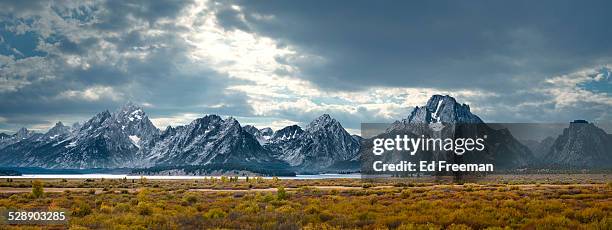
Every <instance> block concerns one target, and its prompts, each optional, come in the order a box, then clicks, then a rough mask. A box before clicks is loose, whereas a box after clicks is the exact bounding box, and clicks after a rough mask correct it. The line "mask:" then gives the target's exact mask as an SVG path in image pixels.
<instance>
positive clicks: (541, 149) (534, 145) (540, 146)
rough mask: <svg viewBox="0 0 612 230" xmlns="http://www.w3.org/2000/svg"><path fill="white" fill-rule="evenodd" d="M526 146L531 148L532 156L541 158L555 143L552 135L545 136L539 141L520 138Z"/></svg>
mask: <svg viewBox="0 0 612 230" xmlns="http://www.w3.org/2000/svg"><path fill="white" fill-rule="evenodd" d="M521 143H523V144H524V145H525V146H527V148H529V149H530V150H531V152H532V153H533V156H534V157H535V158H537V159H543V158H544V156H546V154H548V152H549V151H550V147H552V145H553V144H554V143H555V138H554V137H546V138H544V139H543V140H541V141H537V140H521Z"/></svg>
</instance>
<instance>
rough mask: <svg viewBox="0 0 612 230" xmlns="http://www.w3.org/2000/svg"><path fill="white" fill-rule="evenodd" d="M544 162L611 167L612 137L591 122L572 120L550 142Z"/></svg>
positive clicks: (584, 166)
mask: <svg viewBox="0 0 612 230" xmlns="http://www.w3.org/2000/svg"><path fill="white" fill-rule="evenodd" d="M544 163H545V164H549V165H553V166H556V167H561V168H585V169H589V168H606V169H610V168H611V167H612V138H611V136H610V135H609V134H607V133H606V132H605V131H604V130H602V129H600V128H598V127H597V126H595V125H594V124H592V123H586V122H572V123H570V125H569V127H568V128H565V129H564V130H563V133H562V134H561V135H559V136H558V137H557V139H556V140H555V141H554V143H553V144H552V146H551V148H550V150H549V151H548V154H546V156H545V157H544Z"/></svg>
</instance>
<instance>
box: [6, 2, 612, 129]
mask: <svg viewBox="0 0 612 230" xmlns="http://www.w3.org/2000/svg"><path fill="white" fill-rule="evenodd" d="M196 3H197V2H196ZM196 5H197V4H194V2H193V1H100V2H71V1H65V2H64V1H53V2H48V1H2V2H0V74H1V76H0V83H2V85H0V108H2V109H0V130H15V129H17V128H18V127H19V126H28V127H43V126H44V125H45V124H53V123H54V122H55V121H56V120H64V121H66V120H70V121H73V120H74V121H76V120H83V119H86V118H88V117H90V116H92V115H93V114H94V113H97V112H100V111H102V110H104V109H114V108H116V107H117V106H120V105H121V104H123V103H125V102H126V101H128V100H131V101H133V102H136V103H140V104H144V105H147V108H145V110H146V111H147V112H148V113H149V114H151V117H159V118H168V119H172V118H173V117H181V116H183V117H184V115H185V114H204V113H217V114H221V115H231V116H237V117H245V118H253V119H255V120H256V119H258V118H266V120H275V119H284V120H290V121H295V122H299V123H301V124H306V123H308V122H309V121H310V120H312V119H313V118H315V117H317V116H319V115H320V114H321V113H330V114H332V116H334V117H336V118H337V119H338V120H340V121H341V122H342V123H343V125H344V126H345V127H347V128H352V129H358V128H359V123H361V122H372V121H388V120H391V119H392V118H389V117H388V116H382V115H380V113H381V111H382V112H383V113H384V112H389V111H386V110H394V111H392V112H393V113H396V114H406V115H407V114H408V113H409V112H410V110H411V109H412V106H406V104H410V105H413V104H414V103H412V101H420V100H415V99H414V98H415V97H417V96H418V95H404V96H401V97H397V98H395V97H394V96H393V95H390V96H389V97H387V98H382V99H381V98H375V97H374V98H371V99H367V100H365V99H363V100H362V99H359V100H358V99H355V98H360V97H361V96H368V94H372V92H374V91H370V90H373V89H377V88H383V89H384V88H385V87H387V88H394V89H397V88H399V89H402V88H406V89H408V88H409V89H411V90H412V91H411V92H413V91H414V92H421V91H422V92H426V93H427V94H433V93H450V94H453V93H455V94H456V95H455V96H458V100H459V101H461V102H468V103H470V104H471V105H472V108H473V109H474V110H475V111H477V113H478V114H479V115H480V116H481V117H483V118H484V119H485V120H487V121H497V122H515V121H520V122H524V121H527V122H529V121H555V122H556V121H567V120H572V119H576V118H583V119H589V120H600V121H601V120H606V119H607V120H609V119H610V115H609V112H610V110H611V106H612V102H611V99H610V98H611V97H610V94H612V92H610V89H611V88H610V85H612V84H611V83H610V80H609V68H610V65H611V64H612V56H611V55H610V54H612V43H611V42H609V41H608V40H609V38H610V37H612V27H610V26H609V25H608V24H609V23H608V21H609V20H608V18H609V15H608V11H609V9H610V8H612V3H610V2H609V1H589V2H576V1H539V2H533V1H513V2H508V3H504V2H491V1H470V2H459V1H435V2H434V1H420V2H412V1H396V2H391V1H384V2H376V1H350V2H343V1H265V2H260V1H219V2H208V3H207V4H205V5H206V7H207V9H206V10H203V11H202V12H196V13H197V14H196V16H197V17H198V18H197V19H196V20H195V21H193V22H180V23H179V22H178V21H177V20H179V18H181V17H183V16H185V15H188V14H190V13H192V12H191V11H190V10H192V9H193V7H194V6H196ZM207 13H213V14H214V19H216V21H215V23H218V26H220V28H213V30H210V31H207V30H204V31H202V29H201V28H197V27H198V26H201V25H204V24H206V23H210V22H207V21H206V20H205V18H206V17H205V16H207ZM189 23H192V24H189ZM217 29H220V30H221V31H222V32H219V31H217ZM211 31H212V32H211ZM236 31H241V32H243V33H242V34H240V33H239V34H238V35H237V36H238V39H236V38H227V40H226V38H224V37H219V38H216V40H215V39H211V40H207V39H206V38H205V37H204V38H202V37H198V36H191V35H192V34H191V33H202V34H204V35H206V36H217V35H219V34H218V33H225V34H222V36H233V35H235V34H232V33H231V32H236ZM206 33H211V34H206ZM215 33H217V34H215ZM240 36H243V37H240ZM249 36H252V37H249ZM268 38H269V39H270V40H271V42H269V43H265V42H268V41H267V40H265V39H268ZM249 39H252V40H249ZM213 40H214V41H213ZM243 40H246V41H247V42H244V43H241V42H242V41H243ZM262 40H264V43H265V44H264V45H262V44H261V43H257V42H261V41H262ZM194 42H195V43H197V42H203V43H204V44H203V45H199V44H194ZM214 42H219V43H225V44H223V45H226V46H220V47H221V48H219V47H216V46H215V45H216V44H215V43H214ZM249 42H250V43H249ZM209 43H210V44H209ZM270 44H272V45H274V46H276V48H285V49H287V50H290V51H291V52H292V53H293V54H277V56H275V58H273V59H274V63H270V62H266V61H264V62H261V63H264V64H260V65H270V66H272V67H274V68H276V69H275V70H273V71H269V72H267V71H268V70H267V66H263V67H262V68H261V69H253V70H250V71H252V73H253V74H254V75H257V74H261V73H262V72H263V73H266V74H270V75H274V74H275V75H277V77H278V76H290V77H286V78H280V77H278V78H272V77H273V76H270V79H262V78H261V77H253V78H248V77H245V76H248V75H249V74H250V73H244V72H245V71H246V70H245V69H247V70H248V68H251V67H254V68H257V66H255V65H253V66H251V63H253V62H251V61H252V60H246V61H245V60H232V58H240V57H239V56H240V55H236V54H235V53H232V54H231V55H230V54H226V53H224V52H229V51H228V50H227V46H229V47H239V49H237V50H238V51H239V52H242V51H244V52H249V49H254V50H256V51H257V52H260V54H261V55H262V56H265V57H267V56H266V55H270V54H269V53H266V52H265V51H268V50H270V49H268V50H257V49H261V47H266V45H270ZM206 46H211V47H212V48H210V49H204V50H199V51H200V53H196V55H194V52H193V51H194V50H198V49H202V47H204V48H206ZM241 46H246V47H241ZM248 46H252V47H248ZM202 52H204V54H205V55H203V54H202ZM239 52H238V54H240V53H239ZM270 52H273V51H270ZM272 55H276V54H272ZM194 56H197V57H194ZM216 56H219V57H221V58H219V59H218V60H207V58H210V57H216ZM245 56H248V58H250V57H251V56H249V55H245ZM202 57H204V58H202ZM265 57H262V58H261V60H268V59H265ZM198 58H199V59H204V60H199V59H198ZM213 59H214V58H213ZM255 59H259V58H255ZM258 61H260V60H258ZM244 63H246V64H245V65H243V66H239V67H241V68H236V65H242V64H244ZM228 66H229V67H228ZM245 66H246V67H245ZM602 66H605V67H606V68H608V70H605V71H602V73H606V74H607V75H605V76H607V77H608V80H593V79H595V78H594V77H593V75H594V74H597V73H591V72H589V74H590V75H589V76H588V77H590V78H588V79H586V80H581V81H578V82H575V81H572V80H575V79H583V78H584V76H585V74H581V71H585V69H587V70H589V69H591V70H592V69H594V68H595V69H596V68H600V67H602ZM225 69H229V70H226V71H222V70H225ZM236 72H240V74H238V75H240V76H239V77H236V76H233V75H235V73H236ZM587 72H588V71H587ZM230 75H231V76H230ZM558 76H561V78H560V79H561V80H559V81H555V82H547V79H548V80H549V79H551V78H553V77H558ZM288 79H289V80H288ZM563 79H565V80H563ZM291 80H300V81H302V80H303V81H305V82H306V83H308V84H310V83H312V86H310V85H307V84H305V85H298V84H297V83H296V81H291ZM266 81H278V82H280V83H277V84H276V85H275V84H270V82H266ZM568 82H569V83H568ZM279 84H280V85H279ZM282 84H296V85H287V89H286V90H284V91H283V89H282V88H281V89H279V88H280V87H279V86H282ZM235 86H254V88H250V89H249V90H231V88H232V87H235ZM266 87H268V88H266ZM275 87H276V88H275ZM292 87H295V88H292ZM309 87H310V88H309ZM302 88H304V90H305V91H307V90H312V91H317V92H315V93H312V94H308V93H301V92H296V89H298V91H299V90H300V89H302ZM415 89H416V90H415ZM418 89H422V90H421V91H419V90H418ZM436 90H438V91H439V92H438V91H436ZM262 92H269V93H270V95H275V96H267V95H265V96H262V95H259V94H258V93H262ZM340 93H346V94H347V95H348V94H350V96H347V95H343V94H340ZM374 94H376V93H374ZM572 97H573V98H575V99H572ZM300 99H305V100H301V101H300ZM254 100H255V102H259V103H254V102H253V101H254ZM305 101H306V102H305ZM403 101H411V103H412V104H411V103H404V102H403ZM298 102H299V103H298ZM358 103H362V105H359V104H358ZM374 104H379V105H380V106H378V107H377V106H373V105H374ZM387 104H395V106H391V105H387ZM398 105H401V106H404V107H402V108H399V109H398ZM414 105H416V104H414ZM300 106H301V107H300ZM259 107H266V108H265V109H263V110H262V109H261V108H259ZM372 108H374V109H372ZM258 111H259V112H258ZM261 111H264V112H261ZM393 113H391V114H393ZM402 117H404V115H400V116H397V117H394V118H393V119H400V118H402Z"/></svg>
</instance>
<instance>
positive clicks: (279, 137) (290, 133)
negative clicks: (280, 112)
mask: <svg viewBox="0 0 612 230" xmlns="http://www.w3.org/2000/svg"><path fill="white" fill-rule="evenodd" d="M302 133H304V130H303V129H302V127H300V126H298V125H290V126H287V127H285V128H282V129H279V130H278V131H276V132H274V135H273V136H272V140H273V141H283V140H291V139H294V138H297V137H299V136H300V135H302Z"/></svg>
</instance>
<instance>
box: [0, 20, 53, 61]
mask: <svg viewBox="0 0 612 230" xmlns="http://www.w3.org/2000/svg"><path fill="white" fill-rule="evenodd" d="M6 26H7V25H6V23H0V36H2V43H0V54H2V55H7V56H10V55H12V56H14V57H15V58H16V59H22V58H26V57H32V56H45V55H46V53H45V52H42V51H40V50H38V49H37V45H38V39H39V35H38V34H36V33H34V32H29V31H28V32H25V33H22V34H16V33H14V32H12V31H10V30H7V27H6Z"/></svg>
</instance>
